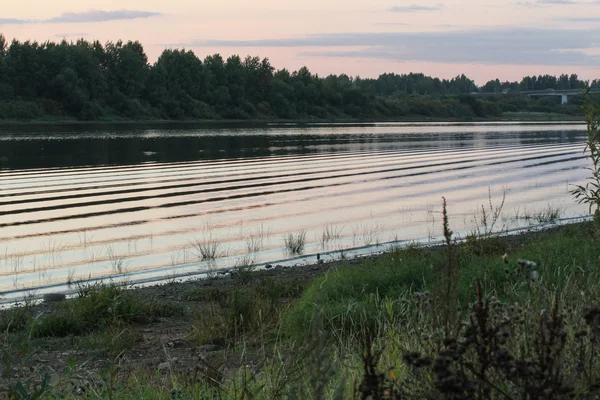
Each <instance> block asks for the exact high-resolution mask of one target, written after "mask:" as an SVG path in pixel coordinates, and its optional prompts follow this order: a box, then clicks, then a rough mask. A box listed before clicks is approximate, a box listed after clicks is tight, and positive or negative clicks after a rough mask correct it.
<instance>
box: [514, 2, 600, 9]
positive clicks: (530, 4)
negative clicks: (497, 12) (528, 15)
mask: <svg viewBox="0 0 600 400" xmlns="http://www.w3.org/2000/svg"><path fill="white" fill-rule="evenodd" d="M596 1H598V2H600V0H596ZM513 4H515V5H517V6H521V7H531V8H535V7H545V6H556V5H569V4H571V5H581V4H589V3H583V2H580V1H577V0H536V1H515V2H514V3H513Z"/></svg>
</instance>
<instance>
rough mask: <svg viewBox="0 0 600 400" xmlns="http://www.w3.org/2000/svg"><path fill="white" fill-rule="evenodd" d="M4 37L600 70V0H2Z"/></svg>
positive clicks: (327, 68) (456, 69)
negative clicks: (125, 42) (120, 40)
mask: <svg viewBox="0 0 600 400" xmlns="http://www.w3.org/2000/svg"><path fill="white" fill-rule="evenodd" d="M0 33H2V34H4V36H6V37H7V39H9V40H11V39H13V38H15V39H18V40H21V41H24V40H36V41H39V42H44V41H48V40H50V41H60V40H62V39H63V38H65V39H67V40H77V39H78V38H85V39H87V40H100V41H101V42H103V43H105V42H107V41H116V40H119V39H123V40H125V41H126V40H139V41H140V42H141V43H142V44H143V45H144V49H145V51H146V53H147V54H148V57H149V61H150V62H154V61H156V59H157V58H158V57H159V55H160V53H161V52H162V51H163V50H164V49H165V48H186V49H189V50H192V51H194V52H195V53H196V54H197V55H198V57H200V58H204V57H205V56H206V55H209V54H214V53H220V54H221V55H223V56H224V57H228V56H229V55H232V54H239V55H241V56H246V55H252V56H260V57H268V58H269V59H270V60H271V63H272V64H273V65H274V66H275V67H276V68H278V69H280V68H287V69H290V70H297V69H298V68H300V67H302V66H307V67H308V68H309V69H310V70H311V71H312V72H315V73H318V74H319V75H328V74H332V73H333V74H341V73H345V74H348V75H351V76H357V75H358V76H361V77H377V76H378V75H379V74H382V73H386V72H394V73H398V74H401V73H409V72H423V73H425V74H427V75H432V76H437V77H440V78H452V77H454V76H456V75H459V74H461V73H464V74H466V75H467V76H469V77H470V78H472V79H474V80H475V82H476V83H477V84H479V85H482V84H484V83H485V82H487V81H488V80H490V79H495V78H498V79H500V80H502V81H504V80H510V81H513V80H520V79H521V77H523V76H525V75H532V74H536V75H538V74H553V75H558V74H561V73H569V74H571V73H576V74H578V75H579V76H580V77H581V78H583V79H597V78H600V0H522V1H521V0H514V1H493V0H432V1H431V0H420V1H419V0H414V1H412V0H370V1H364V0H360V1H359V0H302V1H297V0H201V1H198V0H168V1H156V0H53V1H52V2H45V1H42V0H0Z"/></svg>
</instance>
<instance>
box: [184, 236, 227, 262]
mask: <svg viewBox="0 0 600 400" xmlns="http://www.w3.org/2000/svg"><path fill="white" fill-rule="evenodd" d="M190 244H191V245H192V247H193V248H194V249H195V250H196V254H197V255H198V258H199V259H200V260H201V261H212V260H215V259H217V258H218V257H220V256H221V251H220V248H221V243H219V241H218V240H217V239H215V238H213V237H212V232H209V233H208V234H207V235H205V237H204V238H203V239H201V240H199V239H195V240H194V241H193V242H191V243H190Z"/></svg>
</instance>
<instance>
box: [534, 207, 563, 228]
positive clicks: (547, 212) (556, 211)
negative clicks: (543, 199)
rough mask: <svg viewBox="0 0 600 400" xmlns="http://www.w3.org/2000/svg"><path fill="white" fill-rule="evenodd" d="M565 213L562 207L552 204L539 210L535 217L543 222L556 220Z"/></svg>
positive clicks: (539, 221)
mask: <svg viewBox="0 0 600 400" xmlns="http://www.w3.org/2000/svg"><path fill="white" fill-rule="evenodd" d="M562 215H563V210H562V208H560V207H558V206H553V205H551V204H549V205H548V207H547V208H546V209H544V210H542V211H540V212H537V213H536V214H535V216H534V219H535V220H536V221H537V222H538V223H540V224H542V223H549V222H556V221H557V220H558V219H559V218H560V217H562Z"/></svg>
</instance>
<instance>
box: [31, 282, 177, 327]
mask: <svg viewBox="0 0 600 400" xmlns="http://www.w3.org/2000/svg"><path fill="white" fill-rule="evenodd" d="M80 292H81V293H80V296H79V297H78V298H76V299H74V300H71V301H68V302H65V303H64V307H63V309H62V310H61V312H60V313H58V314H57V315H51V316H49V317H46V318H42V319H40V320H39V321H37V322H36V323H34V325H33V327H32V335H33V336H34V337H45V336H68V335H82V334H86V333H90V332H94V331H96V330H98V329H100V328H102V327H105V326H118V325H122V324H129V323H143V322H150V321H155V320H157V319H158V318H161V317H170V316H176V315H183V314H184V312H185V309H184V308H183V306H182V305H180V304H177V303H175V302H167V301H159V300H151V301H147V300H145V299H143V298H142V297H140V296H139V295H138V294H136V293H134V292H132V291H127V290H125V289H123V288H120V287H117V286H103V285H99V286H90V287H87V288H84V289H82V290H81V291H80Z"/></svg>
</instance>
